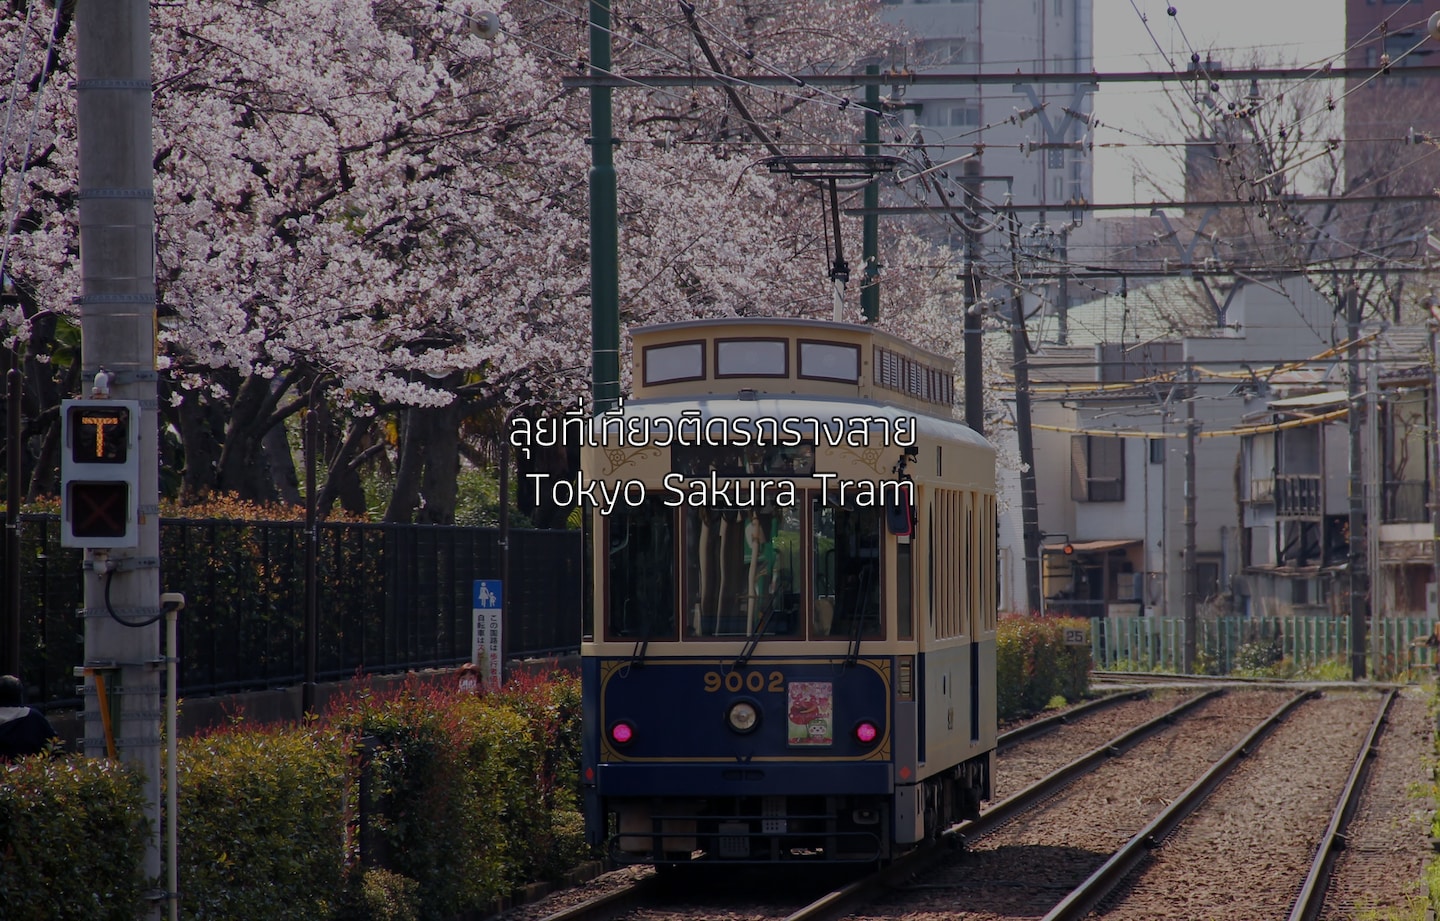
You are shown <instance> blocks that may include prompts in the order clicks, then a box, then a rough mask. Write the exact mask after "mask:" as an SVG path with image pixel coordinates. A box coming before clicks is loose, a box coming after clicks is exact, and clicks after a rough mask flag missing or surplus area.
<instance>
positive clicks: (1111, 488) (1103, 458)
mask: <svg viewBox="0 0 1440 921" xmlns="http://www.w3.org/2000/svg"><path fill="white" fill-rule="evenodd" d="M1070 495H1071V498H1073V499H1074V500H1075V501H1076V502H1123V501H1125V441H1124V439H1122V438H1107V437H1102V436H1099V435H1074V436H1072V437H1071V439H1070Z"/></svg>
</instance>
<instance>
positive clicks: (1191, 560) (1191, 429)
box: [1184, 359, 1200, 675]
mask: <svg viewBox="0 0 1440 921" xmlns="http://www.w3.org/2000/svg"><path fill="white" fill-rule="evenodd" d="M1185 365H1186V367H1185V377H1186V380H1187V383H1186V386H1185V652H1184V657H1185V662H1184V672H1185V674H1187V675H1193V674H1194V673H1195V629H1196V617H1195V614H1196V612H1195V600H1196V599H1195V596H1196V586H1195V440H1196V434H1197V433H1198V431H1199V428H1200V423H1199V422H1197V421H1196V420H1195V368H1194V367H1193V366H1192V365H1191V364H1190V362H1189V360H1188V359H1187V360H1186V362H1185Z"/></svg>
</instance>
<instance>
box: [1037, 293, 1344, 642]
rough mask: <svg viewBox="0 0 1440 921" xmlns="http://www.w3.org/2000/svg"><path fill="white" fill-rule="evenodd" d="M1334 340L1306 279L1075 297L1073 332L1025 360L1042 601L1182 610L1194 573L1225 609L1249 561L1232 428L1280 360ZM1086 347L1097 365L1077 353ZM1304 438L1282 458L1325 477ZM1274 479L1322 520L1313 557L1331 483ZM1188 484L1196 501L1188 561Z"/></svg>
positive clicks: (1329, 319) (1266, 393)
mask: <svg viewBox="0 0 1440 921" xmlns="http://www.w3.org/2000/svg"><path fill="white" fill-rule="evenodd" d="M1087 337H1088V339H1087ZM1337 338H1338V339H1343V338H1344V333H1343V324H1339V325H1337V320H1336V318H1335V310H1334V306H1333V304H1332V303H1331V302H1330V300H1329V299H1328V298H1326V297H1325V296H1324V295H1323V294H1322V293H1321V292H1319V291H1318V290H1316V289H1315V288H1314V287H1313V286H1312V285H1311V284H1310V283H1309V282H1308V281H1306V280H1305V279H1304V278H1301V277H1294V278H1288V279H1283V280H1278V281H1263V282H1240V283H1237V284H1235V285H1233V286H1230V287H1219V286H1216V285H1215V284H1214V283H1213V282H1212V283H1211V284H1210V285H1209V288H1208V290H1202V285H1201V283H1200V282H1199V281H1197V280H1194V279H1188V278H1172V279H1167V280H1166V281H1164V282H1160V283H1158V284H1156V285H1152V286H1149V287H1148V288H1146V289H1140V290H1138V291H1137V290H1133V289H1132V290H1130V291H1128V292H1123V294H1122V295H1120V296H1116V295H1111V296H1107V297H1105V298H1101V299H1097V300H1096V301H1094V302H1091V303H1088V304H1083V305H1080V306H1074V307H1071V309H1070V315H1069V343H1070V344H1069V345H1067V346H1065V347H1062V348H1061V349H1059V350H1053V351H1052V347H1045V348H1042V349H1041V350H1040V351H1039V353H1037V354H1036V355H1035V356H1033V357H1032V359H1031V362H1030V365H1029V367H1030V377H1031V382H1032V420H1033V422H1034V423H1035V425H1034V427H1033V428H1034V432H1033V438H1034V443H1035V468H1036V481H1037V491H1038V511H1039V524H1040V530H1041V531H1042V533H1044V534H1045V535H1046V539H1045V541H1044V547H1043V550H1042V567H1041V571H1042V582H1043V584H1042V594H1043V595H1044V596H1045V599H1046V600H1045V604H1046V607H1047V609H1049V610H1066V611H1073V612H1075V613H1077V614H1084V615H1095V616H1099V615H1112V616H1114V615H1125V614H1156V615H1172V616H1174V615H1179V614H1181V613H1183V611H1184V609H1185V606H1186V588H1187V584H1186V578H1185V574H1186V572H1187V570H1191V571H1193V572H1194V574H1195V580H1194V591H1195V594H1196V600H1197V602H1198V603H1201V604H1205V603H1209V604H1212V605H1214V606H1215V607H1216V608H1218V609H1222V610H1225V611H1227V612H1228V611H1229V610H1231V609H1232V607H1233V605H1234V603H1235V601H1236V598H1235V595H1234V594H1233V592H1234V590H1235V588H1236V587H1237V584H1239V583H1238V581H1237V579H1236V577H1237V576H1238V575H1240V574H1241V573H1242V572H1244V571H1246V567H1247V566H1248V565H1249V564H1248V560H1249V558H1248V557H1247V556H1245V555H1244V554H1245V553H1246V552H1247V545H1246V544H1245V543H1244V534H1245V530H1244V529H1245V528H1246V527H1247V525H1246V523H1245V520H1244V519H1243V518H1242V507H1241V496H1242V493H1241V487H1240V486H1239V485H1238V484H1239V483H1240V481H1241V479H1242V476H1241V473H1240V467H1241V462H1240V453H1241V437H1240V435H1239V434H1238V431H1237V430H1239V429H1241V428H1242V427H1243V425H1244V424H1245V420H1246V417H1247V416H1248V415H1254V414H1255V413H1256V412H1258V411H1259V410H1260V409H1264V408H1267V406H1268V401H1269V400H1271V399H1276V398H1278V395H1277V394H1276V393H1274V392H1273V384H1272V380H1274V379H1275V378H1276V369H1277V368H1279V367H1283V366H1286V365H1289V364H1291V363H1295V362H1306V361H1307V360H1310V359H1315V358H1317V357H1319V356H1324V355H1326V353H1327V352H1328V351H1329V350H1330V349H1331V348H1332V346H1333V344H1334V342H1335V341H1337ZM1077 350H1078V351H1080V352H1084V351H1088V353H1089V361H1088V362H1079V361H1077V360H1076V358H1075V356H1076V354H1077ZM1055 356H1058V358H1056V357H1055ZM1332 361H1333V359H1332ZM1291 374H1292V376H1297V375H1296V372H1291ZM1305 374H1307V375H1309V376H1308V377H1305V376H1304V375H1298V376H1299V378H1300V379H1302V380H1304V381H1306V382H1310V383H1314V384H1315V389H1317V390H1320V391H1330V390H1334V389H1336V384H1335V383H1334V382H1333V381H1329V382H1327V381H1326V380H1325V374H1326V369H1325V368H1321V369H1320V370H1319V371H1307V372H1305ZM1340 379H1342V378H1336V380H1340ZM1341 386H1343V385H1341ZM1257 401H1258V402H1257ZM1192 430H1193V432H1194V436H1195V437H1193V438H1190V437H1187V436H1188V435H1189V434H1190V432H1191V431H1192ZM1285 431H1289V429H1286V430H1285ZM1305 437H1307V436H1302V435H1297V436H1295V440H1294V441H1293V442H1292V443H1291V444H1290V446H1289V447H1288V448H1286V450H1287V451H1288V452H1289V453H1287V455H1286V456H1287V458H1291V459H1292V460H1293V464H1294V466H1293V467H1292V468H1287V470H1288V471H1289V472H1290V473H1293V474H1294V475H1296V476H1309V477H1314V476H1319V475H1320V474H1321V472H1322V471H1323V470H1324V469H1325V468H1324V467H1321V466H1318V465H1317V466H1315V467H1314V469H1313V470H1312V469H1311V468H1309V467H1305V466H1303V462H1302V461H1301V459H1300V454H1301V453H1303V449H1302V444H1303V442H1302V439H1303V438H1305ZM1312 449H1313V450H1312V452H1311V453H1312V454H1313V453H1314V451H1315V450H1318V447H1315V446H1313V445H1312ZM1187 455H1190V458H1189V459H1190V463H1187ZM1248 489H1249V487H1248V486H1247V487H1246V490H1247V491H1246V492H1245V493H1244V495H1247V496H1248V495H1249V494H1250V493H1249V492H1248ZM1279 489H1280V490H1281V501H1282V502H1283V503H1284V506H1283V507H1284V508H1286V509H1287V510H1290V509H1292V508H1293V509H1296V510H1297V511H1298V510H1299V509H1300V508H1301V507H1303V508H1304V509H1305V510H1306V512H1307V515H1306V517H1305V519H1304V520H1305V521H1307V522H1310V523H1312V524H1314V525H1315V527H1305V528H1300V529H1299V530H1300V536H1301V537H1303V538H1304V539H1305V540H1306V541H1308V542H1309V543H1306V544H1305V545H1304V546H1305V548H1306V550H1307V552H1314V553H1318V552H1319V550H1320V549H1321V548H1322V547H1323V540H1322V538H1323V525H1324V523H1325V516H1326V514H1328V512H1327V510H1326V507H1325V506H1324V505H1323V502H1322V501H1321V499H1322V496H1321V494H1320V493H1317V492H1316V487H1315V486H1314V484H1313V481H1311V480H1305V479H1295V480H1291V479H1286V480H1285V481H1284V485H1283V486H1281V487H1279ZM1187 495H1193V496H1194V497H1195V502H1194V510H1195V529H1194V541H1195V544H1194V555H1193V559H1187V558H1186V543H1187V530H1188V529H1187V523H1186V518H1185V509H1186V497H1187ZM1273 495H1274V494H1273V490H1272V499H1273ZM1340 495H1344V494H1343V493H1341V494H1340ZM1317 502H1321V505H1320V507H1319V508H1318V509H1317V508H1316V505H1317ZM1011 507H1012V508H1014V509H1018V508H1019V503H1018V494H1016V495H1015V497H1014V498H1013V499H1012V502H1011ZM1271 507H1272V508H1273V507H1274V506H1273V501H1272V505H1271ZM1292 530H1293V529H1292ZM1262 536H1263V535H1262ZM1272 536H1273V535H1272ZM1273 539H1274V540H1276V541H1278V540H1279V539H1280V538H1279V537H1278V536H1273ZM1067 545H1068V547H1069V552H1068V553H1067V552H1066V549H1065V548H1066V546H1067ZM1292 553H1293V551H1292ZM1276 555H1277V559H1278V558H1279V556H1280V551H1279V548H1278V545H1277V550H1276ZM1306 561H1307V562H1306V565H1312V564H1311V563H1310V557H1308V556H1307V557H1306ZM1313 565H1317V566H1318V565H1321V564H1320V563H1319V562H1318V558H1317V562H1315V563H1314V564H1313ZM1240 587H1241V588H1242V589H1243V588H1244V587H1245V586H1243V585H1241V586H1240ZM1252 594H1253V593H1252ZM1313 594H1314V596H1315V597H1321V596H1322V595H1323V592H1321V591H1320V590H1318V589H1317V590H1316V591H1315V592H1314V593H1313ZM1290 597H1291V598H1292V599H1293V598H1295V597H1297V596H1296V595H1295V593H1294V592H1293V591H1292V593H1291V596H1290ZM1303 597H1305V598H1306V599H1307V601H1306V603H1307V604H1308V603H1310V602H1309V601H1308V598H1309V597H1311V596H1303ZM1318 603H1323V598H1322V600H1321V601H1320V602H1318Z"/></svg>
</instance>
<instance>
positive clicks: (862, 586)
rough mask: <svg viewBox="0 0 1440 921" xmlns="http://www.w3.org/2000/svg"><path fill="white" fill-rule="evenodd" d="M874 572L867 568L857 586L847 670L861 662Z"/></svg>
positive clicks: (846, 654) (863, 570)
mask: <svg viewBox="0 0 1440 921" xmlns="http://www.w3.org/2000/svg"><path fill="white" fill-rule="evenodd" d="M874 572H875V570H874V568H873V567H871V566H866V567H865V568H864V569H862V570H861V571H860V579H859V584H857V585H856V586H855V606H854V608H852V609H851V612H850V623H851V626H850V648H849V650H848V651H847V652H846V653H845V666H846V667H847V668H848V667H849V666H851V665H856V664H858V663H859V662H860V635H861V634H862V633H864V632H865V615H866V613H868V609H869V607H870V606H869V605H868V604H867V603H866V601H867V599H868V598H869V597H870V583H871V582H872V581H873V575H874Z"/></svg>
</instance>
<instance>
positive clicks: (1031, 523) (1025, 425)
mask: <svg viewBox="0 0 1440 921" xmlns="http://www.w3.org/2000/svg"><path fill="white" fill-rule="evenodd" d="M1010 259H1011V262H1012V264H1013V265H1014V268H1015V287H1014V289H1013V293H1012V296H1011V298H1010V355H1011V358H1012V359H1013V361H1014V364H1013V365H1012V368H1011V370H1012V373H1014V375H1015V435H1016V440H1017V441H1018V443H1019V444H1018V447H1019V448H1020V519H1021V522H1020V527H1021V537H1022V539H1023V541H1024V544H1025V603H1026V604H1028V605H1029V606H1030V607H1029V611H1030V613H1032V614H1039V613H1040V606H1041V604H1042V601H1041V598H1040V498H1039V492H1038V491H1037V489H1036V484H1035V440H1034V435H1033V433H1032V432H1031V429H1030V350H1029V348H1028V347H1027V346H1026V343H1025V300H1024V290H1023V289H1022V288H1021V287H1020V221H1019V218H1017V217H1016V216H1015V213H1014V212H1011V213H1010Z"/></svg>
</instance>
